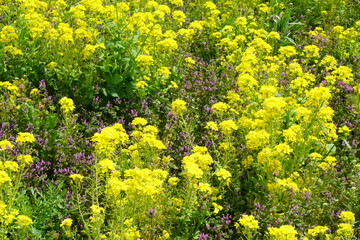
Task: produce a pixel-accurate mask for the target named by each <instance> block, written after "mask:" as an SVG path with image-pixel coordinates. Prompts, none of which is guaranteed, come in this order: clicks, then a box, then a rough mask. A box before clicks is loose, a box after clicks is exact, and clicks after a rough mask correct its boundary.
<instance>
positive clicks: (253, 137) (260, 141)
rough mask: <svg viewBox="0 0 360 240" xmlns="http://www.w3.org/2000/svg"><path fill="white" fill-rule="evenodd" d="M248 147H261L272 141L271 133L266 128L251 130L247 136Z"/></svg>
mask: <svg viewBox="0 0 360 240" xmlns="http://www.w3.org/2000/svg"><path fill="white" fill-rule="evenodd" d="M245 139H246V147H248V148H249V149H259V148H261V147H262V146H265V145H266V144H268V143H269V141H270V134H269V133H267V132H266V130H257V131H250V132H249V133H248V134H247V135H246V136H245Z"/></svg>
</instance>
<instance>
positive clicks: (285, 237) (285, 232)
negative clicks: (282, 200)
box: [268, 225, 298, 240]
mask: <svg viewBox="0 0 360 240" xmlns="http://www.w3.org/2000/svg"><path fill="white" fill-rule="evenodd" d="M268 231H269V235H270V237H271V239H276V240H297V237H296V235H297V234H298V233H297V231H296V230H295V228H294V227H293V226H290V225H283V226H281V227H279V228H276V227H270V228H268Z"/></svg>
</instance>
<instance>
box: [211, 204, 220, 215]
mask: <svg viewBox="0 0 360 240" xmlns="http://www.w3.org/2000/svg"><path fill="white" fill-rule="evenodd" d="M212 205H213V207H214V213H215V214H218V213H219V212H220V211H221V210H222V209H223V207H222V206H220V205H219V204H217V203H212Z"/></svg>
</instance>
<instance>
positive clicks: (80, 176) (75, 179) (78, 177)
mask: <svg viewBox="0 0 360 240" xmlns="http://www.w3.org/2000/svg"><path fill="white" fill-rule="evenodd" d="M69 177H70V178H71V179H72V180H74V181H78V180H79V182H82V180H83V178H84V176H82V175H80V174H71V175H70V176H69Z"/></svg>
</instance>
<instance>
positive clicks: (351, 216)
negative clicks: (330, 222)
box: [340, 211, 355, 224]
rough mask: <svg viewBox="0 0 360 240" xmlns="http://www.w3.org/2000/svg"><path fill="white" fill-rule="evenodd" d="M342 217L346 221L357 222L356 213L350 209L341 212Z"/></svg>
mask: <svg viewBox="0 0 360 240" xmlns="http://www.w3.org/2000/svg"><path fill="white" fill-rule="evenodd" d="M340 219H341V221H343V222H344V223H350V224H353V223H354V222H355V214H354V213H352V212H350V211H344V212H341V214H340Z"/></svg>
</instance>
